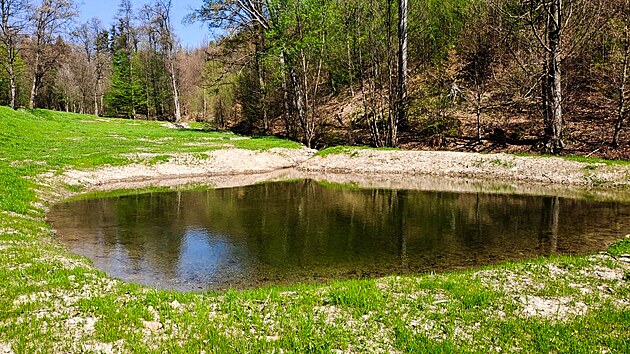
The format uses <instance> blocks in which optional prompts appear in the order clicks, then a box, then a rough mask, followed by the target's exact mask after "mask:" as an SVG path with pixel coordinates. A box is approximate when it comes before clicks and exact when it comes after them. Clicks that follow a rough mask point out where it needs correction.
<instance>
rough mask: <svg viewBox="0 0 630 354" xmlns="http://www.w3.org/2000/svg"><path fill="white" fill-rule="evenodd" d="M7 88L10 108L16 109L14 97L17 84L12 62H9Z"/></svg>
mask: <svg viewBox="0 0 630 354" xmlns="http://www.w3.org/2000/svg"><path fill="white" fill-rule="evenodd" d="M9 86H10V87H9V88H10V90H11V103H10V104H11V108H13V109H16V108H17V107H16V102H15V97H16V96H17V85H16V84H15V69H14V63H13V61H11V62H10V63H9Z"/></svg>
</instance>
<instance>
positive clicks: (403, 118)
mask: <svg viewBox="0 0 630 354" xmlns="http://www.w3.org/2000/svg"><path fill="white" fill-rule="evenodd" d="M408 13H409V11H408V5H407V0H398V87H397V91H398V100H397V107H396V108H397V109H396V110H397V112H396V113H397V114H396V119H397V121H396V120H393V119H390V127H389V129H390V131H391V133H390V141H389V143H390V146H396V144H397V143H398V125H401V126H402V127H403V128H407V125H408V123H407V18H408Z"/></svg>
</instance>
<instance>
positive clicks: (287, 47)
mask: <svg viewBox="0 0 630 354" xmlns="http://www.w3.org/2000/svg"><path fill="white" fill-rule="evenodd" d="M0 6H1V9H2V18H1V20H2V21H1V23H0V37H1V38H0V39H1V43H2V49H3V50H2V52H1V57H0V63H1V64H2V68H3V69H4V70H3V72H2V73H1V76H0V103H1V104H5V105H10V106H14V107H20V106H24V107H29V106H30V107H44V108H52V109H58V110H68V111H75V112H82V113H95V114H98V115H107V116H119V117H128V118H136V119H168V120H173V121H177V120H180V119H188V120H199V121H207V122H209V123H211V124H212V126H213V127H215V128H218V129H232V130H235V131H237V132H241V133H246V134H257V135H268V134H274V135H279V136H284V137H287V138H290V139H294V140H297V141H301V142H303V143H305V144H306V145H308V146H311V147H325V146H329V145H338V144H367V145H373V146H403V147H407V148H440V149H442V148H446V149H458V150H476V151H497V150H501V151H518V152H549V153H561V152H562V153H567V152H568V153H582V154H590V155H592V156H603V157H609V158H628V157H630V148H628V143H627V141H628V137H627V135H626V134H625V126H626V120H627V115H628V113H627V110H628V108H627V97H628V92H627V91H628V90H627V86H628V65H629V61H630V60H629V59H630V29H629V27H628V25H629V24H630V2H629V1H628V0H612V1H603V0H444V1H438V0H423V1H420V0H397V1H393V0H367V1H359V0H335V1H331V0H272V1H258V0H251V1H241V0H205V1H203V3H202V4H200V7H199V8H198V9H196V10H195V11H194V12H193V13H191V15H190V18H189V20H190V21H201V22H203V23H205V24H206V25H207V27H208V31H209V33H213V34H214V35H215V37H216V40H215V41H214V42H212V43H209V44H208V45H207V46H204V47H202V48H182V47H181V46H180V45H179V44H178V41H177V35H176V33H174V31H173V29H172V28H173V27H172V19H171V15H170V14H171V8H172V6H171V2H170V1H167V0H154V1H152V2H151V3H150V4H148V5H143V6H140V7H139V8H134V6H133V4H132V3H131V2H130V1H129V0H123V1H121V3H120V6H119V11H118V15H117V18H116V22H115V25H114V26H113V27H112V28H104V26H103V25H102V24H101V22H100V21H99V20H97V19H93V20H91V21H88V22H87V23H84V24H77V23H74V22H73V18H74V15H75V14H76V9H75V7H74V5H73V3H72V2H71V1H70V0H41V1H27V0H0Z"/></svg>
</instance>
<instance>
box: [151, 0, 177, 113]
mask: <svg viewBox="0 0 630 354" xmlns="http://www.w3.org/2000/svg"><path fill="white" fill-rule="evenodd" d="M171 10H172V6H171V0H156V1H155V3H154V4H153V6H152V11H153V22H154V24H155V28H156V30H157V34H158V37H159V44H160V47H161V52H162V56H163V58H164V64H165V66H166V68H167V71H168V74H169V76H170V81H171V89H172V96H173V107H174V112H173V113H174V116H175V121H176V122H179V121H181V119H182V114H181V108H180V101H179V90H178V84H177V70H176V68H175V61H176V58H175V35H174V33H173V29H172V24H171Z"/></svg>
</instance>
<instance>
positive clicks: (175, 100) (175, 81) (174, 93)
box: [170, 58, 182, 122]
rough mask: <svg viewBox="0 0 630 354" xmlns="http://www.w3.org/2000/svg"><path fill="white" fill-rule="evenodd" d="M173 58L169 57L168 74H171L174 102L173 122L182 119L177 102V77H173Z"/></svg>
mask: <svg viewBox="0 0 630 354" xmlns="http://www.w3.org/2000/svg"><path fill="white" fill-rule="evenodd" d="M173 61H174V60H173V59H172V58H171V59H170V69H171V70H170V74H171V83H172V85H173V104H175V122H180V121H181V120H182V111H181V107H180V104H179V92H178V90H177V78H176V77H175V64H174V63H173Z"/></svg>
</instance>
